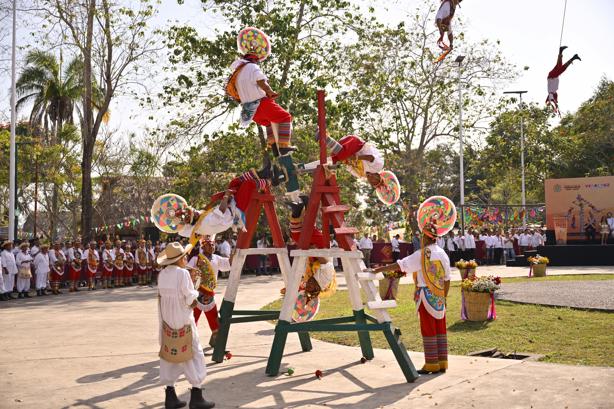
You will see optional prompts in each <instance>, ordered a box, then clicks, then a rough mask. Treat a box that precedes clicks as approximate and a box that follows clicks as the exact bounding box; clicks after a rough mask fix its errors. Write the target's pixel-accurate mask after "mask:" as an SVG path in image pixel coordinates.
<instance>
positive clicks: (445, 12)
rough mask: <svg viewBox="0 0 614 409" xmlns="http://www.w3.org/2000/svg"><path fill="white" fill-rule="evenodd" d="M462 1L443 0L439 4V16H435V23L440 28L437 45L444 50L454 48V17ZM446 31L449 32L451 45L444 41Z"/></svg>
mask: <svg viewBox="0 0 614 409" xmlns="http://www.w3.org/2000/svg"><path fill="white" fill-rule="evenodd" d="M461 1H462V0H441V5H440V6H439V10H438V11H437V16H436V17H435V25H436V26H437V28H438V29H439V39H438V40H437V45H438V46H439V48H441V49H442V50H451V49H452V48H454V44H453V42H454V35H453V33H452V19H453V18H454V12H455V11H456V6H457V5H459V4H460V2H461ZM446 31H447V32H448V41H449V42H450V45H449V46H448V45H446V44H445V43H444V42H443V36H444V34H445V33H446Z"/></svg>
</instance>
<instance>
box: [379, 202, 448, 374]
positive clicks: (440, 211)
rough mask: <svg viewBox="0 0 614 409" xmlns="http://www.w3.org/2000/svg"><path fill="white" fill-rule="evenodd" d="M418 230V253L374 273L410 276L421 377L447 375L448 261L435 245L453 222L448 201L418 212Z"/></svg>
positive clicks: (421, 207) (423, 208) (429, 205)
mask: <svg viewBox="0 0 614 409" xmlns="http://www.w3.org/2000/svg"><path fill="white" fill-rule="evenodd" d="M417 217H418V227H419V228H420V231H421V232H422V245H421V249H420V251H416V252H414V253H412V254H411V255H409V256H407V257H405V258H403V259H401V260H399V261H397V262H396V263H392V264H389V265H387V266H383V267H378V268H376V269H375V270H374V272H375V273H379V272H384V271H397V270H401V271H402V272H404V273H408V274H412V276H413V279H414V285H415V288H416V291H415V293H414V301H415V303H416V310H417V312H418V315H419V316H420V331H421V333H422V341H423V344H424V361H425V363H424V366H423V367H422V369H420V370H419V371H418V373H420V374H433V373H437V372H446V370H447V369H448V337H447V332H446V297H447V296H448V291H449V290H450V259H449V258H448V255H447V254H446V252H445V251H444V250H443V249H442V248H441V247H439V246H438V245H437V244H436V240H437V237H442V236H445V235H446V234H447V233H448V232H449V231H450V230H452V228H453V227H454V223H455V222H456V208H455V207H454V204H453V203H452V201H450V199H448V198H446V197H443V196H433V197H431V198H429V199H427V200H426V201H424V203H422V205H421V206H420V208H419V209H418V214H417Z"/></svg>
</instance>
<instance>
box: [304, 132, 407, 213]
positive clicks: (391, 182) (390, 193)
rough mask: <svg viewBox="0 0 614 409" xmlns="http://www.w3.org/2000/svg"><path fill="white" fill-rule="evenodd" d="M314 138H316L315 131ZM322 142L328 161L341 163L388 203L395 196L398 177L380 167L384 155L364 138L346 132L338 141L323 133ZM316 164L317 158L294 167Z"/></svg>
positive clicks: (398, 190) (398, 194) (399, 189)
mask: <svg viewBox="0 0 614 409" xmlns="http://www.w3.org/2000/svg"><path fill="white" fill-rule="evenodd" d="M316 140H317V141H319V140H320V135H319V134H318V133H316ZM326 146H327V147H328V148H329V149H330V150H331V153H332V155H331V160H332V163H333V164H337V163H342V164H344V165H345V166H346V167H347V169H348V171H349V172H350V173H351V174H352V175H354V176H355V177H357V178H359V179H364V180H366V181H367V182H368V183H369V184H370V185H371V186H372V187H373V188H374V189H375V192H376V194H377V196H378V198H379V199H380V200H381V201H382V202H383V203H384V204H387V205H392V204H394V203H396V202H397V200H399V197H400V194H401V187H400V184H399V181H398V180H397V177H396V176H395V175H394V173H392V172H391V171H389V170H384V156H383V155H382V153H381V152H380V151H379V149H377V147H376V146H375V145H373V144H372V143H369V142H365V141H364V140H363V139H362V138H360V137H359V136H357V135H346V136H344V137H343V138H341V139H339V141H336V140H335V139H333V138H331V137H330V136H327V137H326ZM319 164H320V162H319V161H315V162H310V163H306V164H302V165H298V168H299V169H301V168H303V169H305V170H311V169H315V168H316V167H317V166H318V165H319Z"/></svg>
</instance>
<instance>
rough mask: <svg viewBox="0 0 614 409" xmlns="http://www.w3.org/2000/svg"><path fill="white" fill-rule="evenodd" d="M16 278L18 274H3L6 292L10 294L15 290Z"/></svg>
mask: <svg viewBox="0 0 614 409" xmlns="http://www.w3.org/2000/svg"><path fill="white" fill-rule="evenodd" d="M15 276H16V274H4V273H2V278H3V280H4V292H5V293H10V292H12V291H13V288H15Z"/></svg>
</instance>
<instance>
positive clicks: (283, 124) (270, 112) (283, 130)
mask: <svg viewBox="0 0 614 409" xmlns="http://www.w3.org/2000/svg"><path fill="white" fill-rule="evenodd" d="M253 121H254V122H256V123H257V124H258V125H262V126H265V127H266V133H267V144H268V145H269V146H271V145H272V144H273V143H275V135H274V132H273V127H272V126H271V124H276V125H273V126H277V127H278V129H277V136H278V141H277V142H278V145H279V146H280V147H282V148H284V147H287V146H289V145H290V139H292V115H290V114H289V113H288V111H286V110H285V109H283V108H282V107H280V106H279V105H278V104H277V102H275V100H274V99H272V98H268V97H267V98H262V99H261V100H260V105H258V109H257V110H256V114H255V115H254V118H253Z"/></svg>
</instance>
